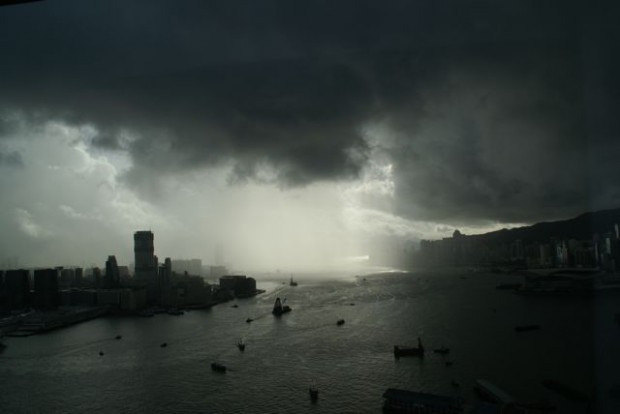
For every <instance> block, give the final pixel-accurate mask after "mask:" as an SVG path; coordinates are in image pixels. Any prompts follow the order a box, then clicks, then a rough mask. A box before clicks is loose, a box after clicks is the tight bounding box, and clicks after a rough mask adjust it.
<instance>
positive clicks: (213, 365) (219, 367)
mask: <svg viewBox="0 0 620 414" xmlns="http://www.w3.org/2000/svg"><path fill="white" fill-rule="evenodd" d="M211 369H212V370H213V371H215V372H226V366H224V365H222V364H218V363H217V362H212V363H211Z"/></svg>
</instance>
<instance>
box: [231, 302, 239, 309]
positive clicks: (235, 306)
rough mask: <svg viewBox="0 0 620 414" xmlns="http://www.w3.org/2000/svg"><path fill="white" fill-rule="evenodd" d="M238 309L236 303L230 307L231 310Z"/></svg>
mask: <svg viewBox="0 0 620 414" xmlns="http://www.w3.org/2000/svg"><path fill="white" fill-rule="evenodd" d="M238 307H239V305H237V304H236V303H235V304H234V305H232V306H231V308H238Z"/></svg>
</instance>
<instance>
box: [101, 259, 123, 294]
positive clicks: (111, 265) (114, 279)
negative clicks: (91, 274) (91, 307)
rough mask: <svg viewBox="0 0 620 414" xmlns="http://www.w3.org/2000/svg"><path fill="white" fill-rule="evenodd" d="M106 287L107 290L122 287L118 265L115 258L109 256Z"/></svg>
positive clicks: (106, 267) (106, 268)
mask: <svg viewBox="0 0 620 414" xmlns="http://www.w3.org/2000/svg"><path fill="white" fill-rule="evenodd" d="M104 287H106V288H107V289H114V288H117V287H120V272H119V270H118V263H116V257H115V256H108V260H106V262H105V283H104Z"/></svg>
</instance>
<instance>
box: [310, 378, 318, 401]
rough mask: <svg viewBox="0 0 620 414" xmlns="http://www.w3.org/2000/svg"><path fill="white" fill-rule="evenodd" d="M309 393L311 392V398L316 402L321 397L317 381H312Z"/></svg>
mask: <svg viewBox="0 0 620 414" xmlns="http://www.w3.org/2000/svg"><path fill="white" fill-rule="evenodd" d="M308 393H309V394H310V400H311V401H312V402H316V400H318V399H319V389H318V388H317V387H316V383H315V382H314V381H312V382H311V383H310V387H308Z"/></svg>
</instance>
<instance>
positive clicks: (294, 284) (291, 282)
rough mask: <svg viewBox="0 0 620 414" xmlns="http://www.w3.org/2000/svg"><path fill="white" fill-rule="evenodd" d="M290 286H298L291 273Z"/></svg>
mask: <svg viewBox="0 0 620 414" xmlns="http://www.w3.org/2000/svg"><path fill="white" fill-rule="evenodd" d="M288 284H289V285H290V286H297V282H295V281H294V280H293V275H291V281H290V282H289V283H288Z"/></svg>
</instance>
